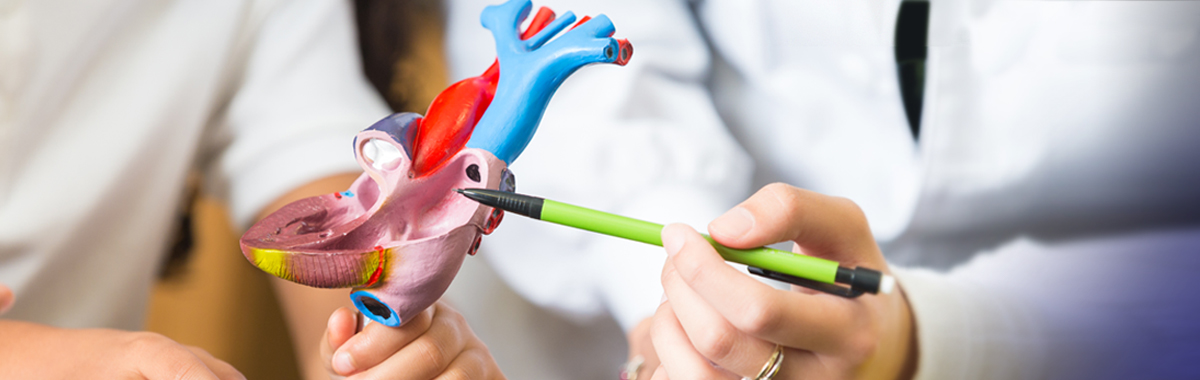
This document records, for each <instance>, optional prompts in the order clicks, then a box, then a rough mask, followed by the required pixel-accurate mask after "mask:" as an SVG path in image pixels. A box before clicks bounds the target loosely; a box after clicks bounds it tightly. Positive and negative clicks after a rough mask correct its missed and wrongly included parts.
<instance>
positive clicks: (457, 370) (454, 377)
mask: <svg viewBox="0 0 1200 380" xmlns="http://www.w3.org/2000/svg"><path fill="white" fill-rule="evenodd" d="M471 378H472V376H471V372H470V371H468V370H467V369H466V368H463V367H457V366H456V367H450V368H446V371H445V372H442V374H441V375H439V376H438V380H469V379H471Z"/></svg>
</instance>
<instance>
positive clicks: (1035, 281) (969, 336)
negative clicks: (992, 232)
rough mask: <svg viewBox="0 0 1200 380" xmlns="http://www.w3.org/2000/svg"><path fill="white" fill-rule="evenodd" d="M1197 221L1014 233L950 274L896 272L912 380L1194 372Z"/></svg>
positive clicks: (1198, 329)
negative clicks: (905, 309) (1169, 226)
mask: <svg viewBox="0 0 1200 380" xmlns="http://www.w3.org/2000/svg"><path fill="white" fill-rule="evenodd" d="M1196 247H1200V229H1196V228H1195V227H1190V228H1182V229H1174V230H1157V231H1149V232H1130V233H1125V234H1122V235H1107V236H1100V237H1085V238H1079V239H1073V240H1067V241H1048V242H1046V241H1036V240H1031V239H1019V240H1016V241H1014V242H1012V243H1009V244H1006V245H1004V246H1001V247H999V248H996V249H994V250H992V251H988V252H981V253H980V254H978V255H976V256H975V257H974V259H972V260H971V261H970V262H967V263H966V264H963V265H961V266H959V267H956V268H954V269H952V270H950V271H948V272H934V271H930V270H924V269H903V268H898V269H895V274H896V275H897V278H898V280H899V283H900V285H901V287H902V288H903V289H904V292H905V295H906V297H907V298H908V301H909V304H910V306H911V308H912V312H913V314H914V317H915V319H916V328H917V337H918V345H919V355H920V358H919V364H918V369H917V371H918V372H917V376H916V378H917V379H920V380H929V379H1057V378H1093V379H1095V378H1103V379H1123V378H1193V377H1195V376H1197V375H1200V369H1197V368H1196V366H1195V365H1194V363H1195V360H1196V359H1197V358H1200V350H1197V349H1196V348H1195V337H1196V336H1200V326H1197V324H1196V323H1195V322H1194V316H1195V315H1196V313H1197V312H1198V311H1200V306H1197V305H1200V297H1198V296H1196V295H1195V292H1193V291H1191V289H1192V288H1194V286H1192V282H1193V280H1192V279H1193V278H1194V275H1193V274H1192V273H1194V271H1195V269H1196V268H1197V267H1200V255H1197V254H1196V252H1197V248H1196Z"/></svg>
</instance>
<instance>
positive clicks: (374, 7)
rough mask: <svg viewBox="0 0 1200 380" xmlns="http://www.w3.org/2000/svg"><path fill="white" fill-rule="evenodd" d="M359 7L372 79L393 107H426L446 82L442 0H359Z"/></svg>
mask: <svg viewBox="0 0 1200 380" xmlns="http://www.w3.org/2000/svg"><path fill="white" fill-rule="evenodd" d="M354 11H355V17H356V21H357V24H358V35H359V37H358V41H359V48H360V50H361V52H362V62H363V72H364V73H365V74H366V77H367V79H368V80H370V81H371V85H373V86H375V89H376V90H377V91H379V93H380V94H382V95H383V96H384V98H385V99H387V102H388V105H389V106H391V108H392V110H394V111H412V112H419V113H424V112H425V108H426V107H427V106H428V105H429V102H430V101H432V100H433V99H432V98H433V97H432V96H431V95H430V94H432V95H436V94H437V91H440V90H441V88H442V87H444V86H445V69H444V66H445V65H444V60H443V59H442V57H441V44H442V28H443V25H444V16H443V13H442V3H441V1H437V0H355V1H354ZM431 91H432V93H431Z"/></svg>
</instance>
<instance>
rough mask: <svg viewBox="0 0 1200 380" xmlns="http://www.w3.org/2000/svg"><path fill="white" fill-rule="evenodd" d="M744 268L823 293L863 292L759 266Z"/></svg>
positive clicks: (852, 295)
mask: <svg viewBox="0 0 1200 380" xmlns="http://www.w3.org/2000/svg"><path fill="white" fill-rule="evenodd" d="M746 270H747V271H749V272H750V273H752V274H754V275H757V276H762V277H766V278H769V279H772V280H776V281H783V282H786V283H789V284H792V285H797V286H803V287H805V288H809V289H812V290H816V291H819V292H823V293H829V294H832V295H835V296H839V297H845V298H857V297H858V296H861V295H862V294H863V292H862V291H861V290H854V289H850V288H848V287H843V286H837V285H834V284H826V283H824V282H819V281H814V280H809V279H807V278H801V277H796V276H792V275H789V274H783V273H779V272H774V271H769V270H766V269H762V268H759V267H746Z"/></svg>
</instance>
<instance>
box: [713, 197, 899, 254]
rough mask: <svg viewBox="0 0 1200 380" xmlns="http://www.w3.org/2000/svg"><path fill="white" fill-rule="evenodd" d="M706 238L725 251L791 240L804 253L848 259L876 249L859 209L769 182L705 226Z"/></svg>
mask: <svg viewBox="0 0 1200 380" xmlns="http://www.w3.org/2000/svg"><path fill="white" fill-rule="evenodd" d="M708 233H709V235H712V238H713V239H714V240H716V241H717V242H718V243H721V245H724V246H727V247H730V248H741V249H745V248H754V247H758V246H763V245H769V244H774V243H779V242H784V241H794V242H796V244H797V245H799V246H800V248H801V250H803V251H804V252H805V253H806V254H811V255H815V256H822V257H826V258H830V259H835V260H836V259H839V258H841V259H852V258H851V257H850V256H851V255H852V254H853V253H855V252H863V250H864V249H869V250H872V251H873V250H875V249H876V248H875V241H874V238H872V236H871V229H870V227H869V226H868V225H867V220H866V216H864V215H863V213H862V210H861V209H859V208H858V205H855V204H854V202H851V201H850V200H848V199H845V198H839V197H833V196H828V195H824V194H820V193H816V192H813V191H809V190H804V189H799V188H796V187H792V186H790V185H786V184H782V183H774V184H770V185H767V186H765V187H763V188H762V189H760V190H759V191H758V192H757V193H755V194H754V195H753V196H751V197H750V198H749V199H746V200H745V201H744V202H742V203H741V204H739V205H737V206H736V207H734V208H732V209H730V210H729V211H727V212H725V214H724V215H721V216H720V217H718V218H717V219H715V220H713V221H712V222H711V223H709V225H708Z"/></svg>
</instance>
